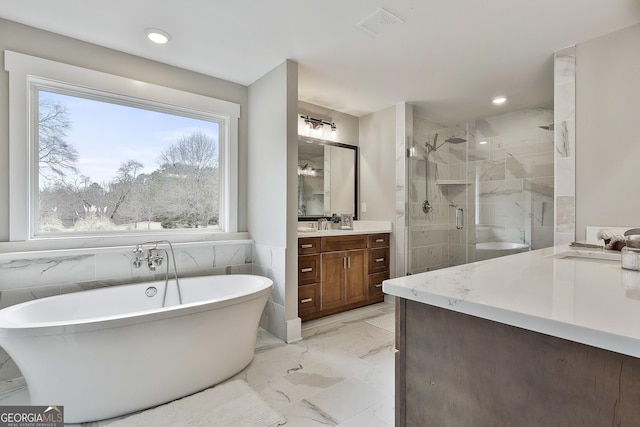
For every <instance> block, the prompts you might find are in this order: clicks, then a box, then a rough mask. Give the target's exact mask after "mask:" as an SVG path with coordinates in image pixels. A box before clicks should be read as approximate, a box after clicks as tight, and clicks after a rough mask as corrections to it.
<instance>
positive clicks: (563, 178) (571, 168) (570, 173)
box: [555, 157, 576, 196]
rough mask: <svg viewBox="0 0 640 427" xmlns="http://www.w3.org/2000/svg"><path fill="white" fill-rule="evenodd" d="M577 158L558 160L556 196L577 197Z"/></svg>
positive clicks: (559, 158) (560, 158) (561, 158)
mask: <svg viewBox="0 0 640 427" xmlns="http://www.w3.org/2000/svg"><path fill="white" fill-rule="evenodd" d="M575 175H576V172H575V158H574V157H558V158H556V187H555V188H556V194H558V195H559V196H575V191H576V186H575V184H574V178H575Z"/></svg>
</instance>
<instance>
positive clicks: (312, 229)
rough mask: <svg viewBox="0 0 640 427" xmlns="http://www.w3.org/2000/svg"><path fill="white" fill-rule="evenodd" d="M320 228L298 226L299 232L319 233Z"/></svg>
mask: <svg viewBox="0 0 640 427" xmlns="http://www.w3.org/2000/svg"><path fill="white" fill-rule="evenodd" d="M317 232H318V229H317V228H313V227H298V233H317Z"/></svg>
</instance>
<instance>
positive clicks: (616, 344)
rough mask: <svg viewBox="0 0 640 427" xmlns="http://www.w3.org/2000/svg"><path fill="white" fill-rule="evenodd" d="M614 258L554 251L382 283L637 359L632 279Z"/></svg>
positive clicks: (402, 293) (637, 283)
mask: <svg viewBox="0 0 640 427" xmlns="http://www.w3.org/2000/svg"><path fill="white" fill-rule="evenodd" d="M603 254H604V255H603ZM619 257H620V254H619V253H615V252H611V251H603V250H575V249H570V248H569V247H568V246H566V245H560V246H555V247H550V248H545V249H540V250H535V251H531V252H525V253H521V254H517V255H512V256H507V257H503V258H495V259H491V260H487V261H481V262H477V263H474V264H468V265H463V266H458V267H453V268H449V269H447V270H438V271H434V272H428V273H422V274H416V275H412V276H406V277H401V278H396V279H391V280H387V281H385V282H384V284H383V290H384V292H385V293H388V294H391V295H394V296H397V297H401V298H405V299H408V300H412V301H416V302H420V303H424V304H429V305H433V306H436V307H441V308H446V309H447V310H452V311H456V312H460V313H465V314H469V315H472V316H476V317H480V318H484V319H488V320H493V321H496V322H500V323H504V324H507V325H511V326H516V327H519V328H523V329H527V330H531V331H534V332H540V333H543V334H547V335H551V336H554V337H558V338H562V339H566V340H570V341H575V342H578V343H582V344H587V345H590V346H593V347H599V348H602V349H605V350H610V351H614V352H618V353H621V354H625V355H629V356H633V357H640V329H638V328H637V325H638V323H639V322H640V298H639V297H638V292H637V290H638V289H640V273H638V272H635V271H625V270H623V269H622V268H621V263H620V258H619ZM603 258H604V259H603ZM629 273H633V274H629Z"/></svg>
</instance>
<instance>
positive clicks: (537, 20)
mask: <svg viewBox="0 0 640 427" xmlns="http://www.w3.org/2000/svg"><path fill="white" fill-rule="evenodd" d="M381 7H382V8H385V9H386V10H388V11H389V12H391V13H393V14H395V15H396V16H398V17H399V18H401V19H402V20H403V21H404V23H403V24H398V25H395V26H389V27H388V28H386V30H385V31H383V32H382V33H381V34H379V35H377V36H372V35H369V34H367V33H366V32H365V31H363V30H360V29H358V28H357V27H356V24H357V23H358V22H360V21H362V20H363V19H364V18H366V17H367V16H369V15H370V14H372V13H373V12H375V11H376V10H377V9H379V8H381ZM0 17H2V18H6V19H9V20H12V21H17V22H20V23H24V24H27V25H31V26H34V27H38V28H42V29H45V30H49V31H52V32H55V33H59V34H63V35H66V36H69V37H73V38H76V39H80V40H84V41H87V42H91V43H95V44H98V45H101V46H106V47H109V48H112V49H117V50H120V51H123V52H128V53H131V54H134V55H138V56H141V57H145V58H150V59H154V60H157V61H160V62H165V63H167V64H172V65H175V66H179V67H182V68H185V69H189V70H193V71H197V72H200V73H203V74H208V75H211V76H215V77H219V78H222V79H224V80H229V81H232V82H236V83H240V84H242V85H249V84H251V83H253V82H254V81H255V80H256V79H258V78H260V77H261V76H263V75H264V74H265V73H267V72H268V71H270V70H271V69H273V68H274V67H276V66H277V65H279V64H280V63H282V62H283V61H284V60H285V59H292V60H295V61H297V62H298V63H299V98H300V99H301V100H302V101H306V102H309V103H312V104H317V105H320V106H324V107H327V108H330V109H334V110H337V111H341V112H344V113H348V114H352V115H355V116H361V115H364V114H368V113H371V112H375V111H379V110H382V109H384V108H387V107H390V106H392V105H394V104H395V103H397V102H402V101H406V102H410V103H412V104H415V105H417V106H418V107H419V108H420V110H421V111H423V112H424V114H426V115H427V116H428V117H429V118H431V119H433V120H435V121H439V122H441V123H452V122H459V121H463V120H467V119H472V118H478V117H483V116H489V115H495V114H499V113H502V112H504V111H508V110H517V109H519V108H523V107H528V106H534V105H543V104H550V103H551V102H552V99H553V88H552V86H553V63H552V55H553V52H554V51H556V50H558V49H561V48H563V47H566V46H569V45H572V44H574V43H580V42H584V41H587V40H590V39H592V38H595V37H598V36H601V35H604V34H607V33H610V32H613V31H616V30H619V29H622V28H626V27H629V26H631V25H634V24H636V23H638V22H640V0H485V1H479V0H377V1H373V0H323V1H317V0H314V1H311V0H226V1H225V0H180V1H176V0H109V1H107V0H103V1H97V0H95V1H87V0H55V1H52V0H28V1H25V0H0ZM148 27H156V28H161V29H163V30H165V31H167V32H169V33H170V34H171V35H172V37H173V39H172V40H171V42H170V43H168V44H167V45H163V46H158V45H154V44H152V43H151V42H149V41H148V40H146V38H145V37H144V33H143V30H144V29H145V28H148ZM498 94H504V95H506V96H508V97H509V101H508V103H507V104H506V105H504V106H502V107H495V106H493V105H491V103H490V100H491V98H492V97H494V96H495V95H498Z"/></svg>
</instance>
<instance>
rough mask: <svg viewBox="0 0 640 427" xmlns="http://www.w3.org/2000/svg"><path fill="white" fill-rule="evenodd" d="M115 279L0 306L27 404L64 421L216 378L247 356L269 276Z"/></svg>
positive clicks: (139, 405)
mask: <svg viewBox="0 0 640 427" xmlns="http://www.w3.org/2000/svg"><path fill="white" fill-rule="evenodd" d="M164 286H165V282H164V280H163V281H159V282H151V283H140V284H134V285H123V286H115V287H110V288H103V289H96V290H91V291H86V292H77V293H71V294H66V295H60V296H54V297H49V298H43V299H39V300H35V301H30V302H26V303H22V304H17V305H14V306H11V307H8V308H5V309H3V310H0V345H1V346H2V347H4V349H5V350H6V351H7V353H9V355H10V356H11V357H12V358H13V360H14V361H15V362H16V364H17V365H18V367H19V368H20V370H21V371H22V374H23V375H24V377H25V380H26V383H27V387H28V388H29V395H30V397H31V404H32V405H64V413H65V422H70V423H79V422H84V421H95V420H101V419H106V418H111V417H115V416H119V415H123V414H128V413H131V412H134V411H138V410H141V409H145V408H149V407H152V406H156V405H159V404H162V403H165V402H169V401H171V400H175V399H177V398H180V397H182V396H186V395H189V394H192V393H194V392H197V391H199V390H203V389H205V388H207V387H210V386H212V385H214V384H217V383H219V382H221V381H223V380H225V379H227V378H229V377H231V376H233V375H234V374H236V373H237V372H239V371H241V370H242V369H243V368H245V367H246V366H247V365H248V364H249V363H250V362H251V360H252V359H253V356H254V347H255V342H256V332H257V328H258V322H259V320H260V316H261V314H262V311H263V309H264V306H265V304H266V302H267V299H268V298H269V293H270V292H271V288H272V286H273V282H272V281H271V280H270V279H268V278H266V277H261V276H251V275H225V276H203V277H193V278H185V279H181V280H180V288H181V292H182V299H183V303H182V304H177V291H176V289H175V281H174V280H170V281H169V288H168V290H169V292H168V295H167V304H166V305H167V306H166V307H164V308H163V307H162V298H163V292H164Z"/></svg>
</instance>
